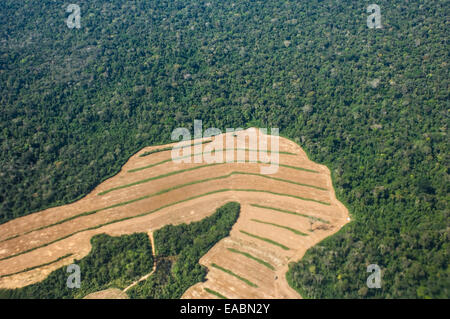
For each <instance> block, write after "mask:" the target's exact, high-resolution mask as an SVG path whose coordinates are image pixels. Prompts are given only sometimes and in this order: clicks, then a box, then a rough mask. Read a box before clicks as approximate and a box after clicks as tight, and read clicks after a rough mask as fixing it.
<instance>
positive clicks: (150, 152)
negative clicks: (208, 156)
mask: <svg viewBox="0 0 450 319" xmlns="http://www.w3.org/2000/svg"><path fill="white" fill-rule="evenodd" d="M211 142H212V141H203V142H197V143H191V144H190V145H184V146H168V147H164V148H159V149H156V150H152V151H148V152H145V153H142V154H141V155H139V157H145V156H149V155H152V154H155V153H160V152H166V151H170V150H172V149H174V150H177V149H180V148H183V147H192V146H195V145H200V144H206V143H211Z"/></svg>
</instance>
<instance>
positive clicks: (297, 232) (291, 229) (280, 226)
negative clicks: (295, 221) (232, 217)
mask: <svg viewBox="0 0 450 319" xmlns="http://www.w3.org/2000/svg"><path fill="white" fill-rule="evenodd" d="M252 221H254V222H256V223H260V224H265V225H271V226H274V227H278V228H283V229H286V230H289V231H290V232H292V233H294V234H296V235H300V236H308V235H307V234H305V233H302V232H301V231H298V230H296V229H294V228H291V227H287V226H283V225H278V224H274V223H269V222H265V221H262V220H258V219H252Z"/></svg>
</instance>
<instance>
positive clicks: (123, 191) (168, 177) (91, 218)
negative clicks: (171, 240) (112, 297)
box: [0, 131, 348, 298]
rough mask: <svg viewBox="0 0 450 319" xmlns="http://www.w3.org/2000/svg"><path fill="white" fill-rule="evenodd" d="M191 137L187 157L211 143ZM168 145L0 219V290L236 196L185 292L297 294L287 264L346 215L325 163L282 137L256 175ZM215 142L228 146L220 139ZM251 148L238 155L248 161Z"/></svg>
mask: <svg viewBox="0 0 450 319" xmlns="http://www.w3.org/2000/svg"><path fill="white" fill-rule="evenodd" d="M244 133H245V132H244V131H243V132H240V133H237V134H244ZM222 137H224V135H222V136H219V137H216V138H222ZM205 140H206V139H205ZM224 141H225V139H224ZM189 144H190V143H188V145H189ZM193 144H196V145H195V146H193V147H192V154H193V155H194V154H195V153H196V150H198V148H199V147H200V150H201V149H202V148H206V147H211V144H213V143H201V141H194V143H193ZM171 146H172V145H164V146H154V147H147V148H145V149H143V150H141V151H140V152H138V153H137V154H136V155H134V156H133V157H132V158H130V160H129V161H128V162H127V163H126V164H125V165H124V166H123V168H122V170H121V172H119V173H118V174H117V175H116V176H114V177H113V178H111V179H109V180H107V181H105V182H104V183H102V184H100V185H99V186H98V187H97V188H95V189H94V190H93V191H92V192H91V193H90V194H89V195H87V196H86V197H84V198H83V199H81V200H79V201H77V202H75V203H72V204H69V205H65V206H61V207H55V208H51V209H47V210H44V211H41V212H38V213H34V214H31V215H28V216H25V217H22V218H18V219H15V220H13V221H10V222H8V223H5V224H3V225H0V288H17V287H23V286H26V285H29V284H32V283H35V282H38V281H41V280H43V279H44V278H45V277H46V276H48V274H49V273H50V272H51V271H53V270H55V269H57V268H60V267H62V266H64V265H68V264H70V263H72V261H73V260H74V259H75V258H76V259H81V258H83V257H84V256H86V255H87V254H88V253H89V251H90V250H91V245H90V239H91V238H92V236H94V235H96V234H99V233H106V234H109V235H112V236H119V235H124V234H131V233H135V232H153V231H155V230H157V229H159V228H161V227H163V226H164V225H167V224H174V225H176V224H180V223H189V222H192V221H198V220H201V219H203V218H205V217H207V216H210V215H212V214H213V213H214V211H215V210H216V209H217V208H219V207H220V206H222V205H224V204H225V203H227V202H229V201H237V202H240V203H241V213H240V217H239V219H238V221H237V223H236V224H235V226H234V227H233V230H232V232H231V235H230V236H229V237H227V238H225V239H223V240H222V241H220V242H219V243H218V244H217V245H216V246H214V247H213V248H212V249H211V250H210V251H209V252H208V253H207V254H206V255H205V256H203V258H202V259H201V260H200V263H201V264H202V265H204V266H206V267H208V270H209V272H208V275H207V281H206V282H204V283H200V284H197V285H195V286H193V287H191V288H190V289H188V290H187V291H186V292H185V294H184V296H183V298H217V297H219V296H223V297H226V298H300V296H299V295H298V293H296V292H295V291H294V290H293V289H291V288H290V287H289V285H288V284H287V282H286V279H285V273H286V271H287V269H288V263H289V262H291V261H297V260H299V259H300V258H301V257H302V256H303V254H304V253H305V251H306V250H307V249H308V248H309V247H311V246H312V245H314V244H316V243H317V242H319V241H320V240H322V239H323V238H325V237H327V236H329V235H331V234H333V233H335V232H336V231H338V230H339V229H340V228H341V227H342V226H343V225H344V224H345V223H347V221H348V220H347V218H348V211H347V209H346V208H345V207H344V206H343V205H342V204H341V203H340V202H339V201H338V200H337V199H336V197H335V194H334V191H333V188H332V183H331V178H330V173H329V170H328V169H327V168H326V167H325V166H322V165H319V164H316V163H314V162H312V161H310V160H309V159H308V158H307V156H306V154H305V152H304V151H303V150H302V149H301V148H300V147H299V146H298V145H297V144H295V143H294V142H292V141H290V140H287V139H284V138H280V149H279V153H277V155H278V156H279V163H280V167H279V169H278V172H277V173H275V174H272V175H263V174H261V173H260V168H261V167H265V166H266V167H267V166H268V165H267V164H263V163H261V162H257V163H248V162H246V163H237V162H236V161H235V162H233V163H210V164H208V163H205V162H202V163H175V162H173V161H172V160H171V150H170V149H171V148H170V147H171ZM269 146H270V143H269ZM234 147H236V146H234ZM234 147H233V148H234ZM223 148H224V149H230V145H226V146H225V142H224V147H223ZM157 150H160V151H157ZM224 153H225V152H224ZM251 153H252V152H246V157H247V159H248V158H249V155H250V154H251ZM142 154H147V155H146V156H141V155H142ZM272 155H274V153H272ZM180 156H181V155H180ZM236 157H237V154H235V158H236ZM285 248H287V249H285ZM213 264H215V265H218V266H219V268H217V267H212V266H211V265H213ZM272 268H273V269H272ZM223 269H226V270H229V272H226V271H223ZM231 273H232V274H234V275H232V274H231ZM240 278H241V279H245V280H247V281H249V282H251V283H254V286H250V285H248V284H247V283H246V282H245V281H243V280H241V279H240ZM211 292H214V293H211Z"/></svg>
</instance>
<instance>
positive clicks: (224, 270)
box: [211, 263, 258, 288]
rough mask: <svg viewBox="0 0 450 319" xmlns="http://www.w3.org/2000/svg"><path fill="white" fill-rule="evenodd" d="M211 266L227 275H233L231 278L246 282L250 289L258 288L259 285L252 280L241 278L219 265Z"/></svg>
mask: <svg viewBox="0 0 450 319" xmlns="http://www.w3.org/2000/svg"><path fill="white" fill-rule="evenodd" d="M211 266H212V267H214V268H216V269H219V270H221V271H223V272H225V273H227V274H229V275H231V276H234V277H236V278H237V279H239V280H241V281H243V282H245V283H246V284H247V285H249V286H250V287H254V288H258V285H256V284H254V283H252V282H251V281H250V280H248V279H245V278H244V277H241V276H239V275H237V274H235V273H234V272H232V271H231V270H229V269H226V268H223V267H221V266H219V265H217V264H214V263H213V264H211Z"/></svg>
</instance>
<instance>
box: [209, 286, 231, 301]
mask: <svg viewBox="0 0 450 319" xmlns="http://www.w3.org/2000/svg"><path fill="white" fill-rule="evenodd" d="M204 289H205V291H206V292H208V293H210V294H211V295H214V296H216V297H219V298H220V299H228V298H227V297H225V296H224V295H222V294H220V293H218V292H217V291H215V290H212V289H209V288H204Z"/></svg>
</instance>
